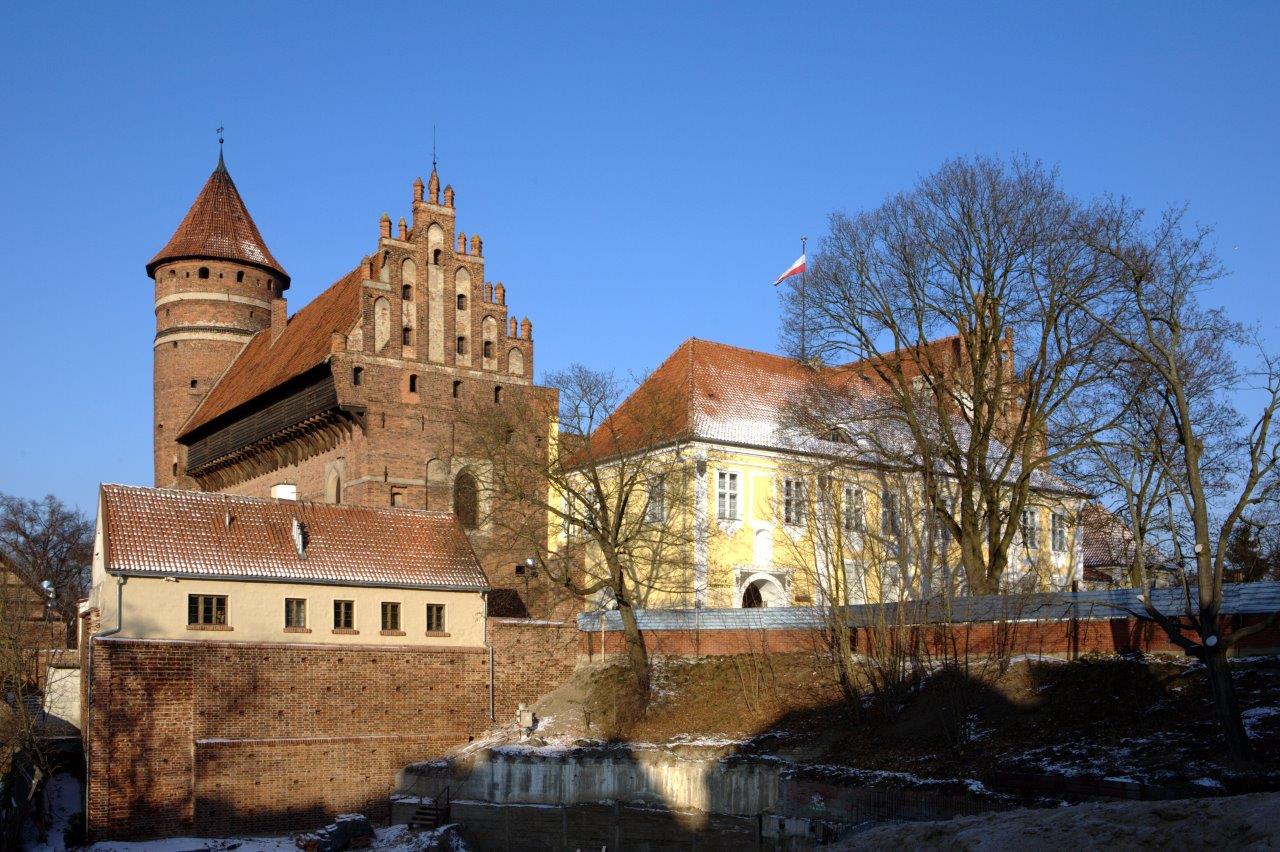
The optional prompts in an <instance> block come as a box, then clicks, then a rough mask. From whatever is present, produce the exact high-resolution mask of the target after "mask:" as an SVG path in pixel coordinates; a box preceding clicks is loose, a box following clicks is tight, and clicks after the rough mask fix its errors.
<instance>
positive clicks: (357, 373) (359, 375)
mask: <svg viewBox="0 0 1280 852" xmlns="http://www.w3.org/2000/svg"><path fill="white" fill-rule="evenodd" d="M363 381H364V367H356V368H354V369H353V370H352V371H351V384H353V385H355V386H356V387H359V386H360V383H361V382H363Z"/></svg>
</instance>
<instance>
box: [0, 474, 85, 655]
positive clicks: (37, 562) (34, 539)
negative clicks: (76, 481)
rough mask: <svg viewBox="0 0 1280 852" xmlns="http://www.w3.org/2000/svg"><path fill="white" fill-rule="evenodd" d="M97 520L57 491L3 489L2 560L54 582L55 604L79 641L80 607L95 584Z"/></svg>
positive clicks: (30, 576)
mask: <svg viewBox="0 0 1280 852" xmlns="http://www.w3.org/2000/svg"><path fill="white" fill-rule="evenodd" d="M92 560H93V522H92V521H90V520H89V519H88V518H86V517H85V516H84V515H83V514H81V513H80V512H79V511H78V510H76V509H72V508H71V507H69V506H67V505H66V504H65V503H63V502H62V501H61V500H59V499H58V498H57V497H54V496H53V495H52V494H50V495H48V496H46V497H45V498H44V499H42V500H31V499H26V498H22V497H14V496H10V495H7V494H0V562H3V563H5V564H7V565H9V566H10V567H11V568H12V569H13V570H14V571H16V572H17V573H18V575H19V576H21V577H22V578H23V579H25V580H26V581H27V582H28V583H29V584H31V585H32V586H36V587H38V586H39V585H40V584H41V583H43V582H48V583H50V584H51V585H52V587H53V589H54V592H55V598H54V607H55V609H56V610H57V612H58V614H59V617H60V619H61V620H62V622H63V624H64V625H65V627H66V630H67V635H68V641H69V642H74V639H75V635H74V630H75V624H76V607H77V605H78V604H79V602H80V599H81V598H83V597H84V596H85V594H86V593H87V591H88V588H89V568H90V564H91V563H92Z"/></svg>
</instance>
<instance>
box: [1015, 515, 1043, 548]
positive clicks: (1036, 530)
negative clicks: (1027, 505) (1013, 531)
mask: <svg viewBox="0 0 1280 852" xmlns="http://www.w3.org/2000/svg"><path fill="white" fill-rule="evenodd" d="M1018 531H1019V532H1020V533H1022V544H1023V546H1024V547H1026V548H1027V549H1028V550H1038V549H1039V548H1040V524H1039V519H1038V518H1036V510H1035V509H1023V510H1022V523H1021V525H1020V526H1019V529H1018Z"/></svg>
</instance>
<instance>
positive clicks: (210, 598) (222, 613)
mask: <svg viewBox="0 0 1280 852" xmlns="http://www.w3.org/2000/svg"><path fill="white" fill-rule="evenodd" d="M226 623H227V596H226V595H187V624H226Z"/></svg>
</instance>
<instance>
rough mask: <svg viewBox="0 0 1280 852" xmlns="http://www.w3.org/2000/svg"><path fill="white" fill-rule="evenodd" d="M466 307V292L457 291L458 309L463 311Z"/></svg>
mask: <svg viewBox="0 0 1280 852" xmlns="http://www.w3.org/2000/svg"><path fill="white" fill-rule="evenodd" d="M466 309H467V294H466V293H459V294H458V310H460V311H465V310H466Z"/></svg>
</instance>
